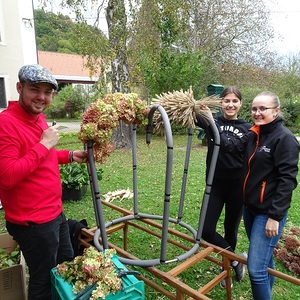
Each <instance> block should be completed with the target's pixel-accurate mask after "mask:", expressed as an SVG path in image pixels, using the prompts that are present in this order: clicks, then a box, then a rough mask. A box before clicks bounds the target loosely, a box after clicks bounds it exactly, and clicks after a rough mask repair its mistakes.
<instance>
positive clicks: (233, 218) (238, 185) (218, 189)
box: [202, 174, 243, 252]
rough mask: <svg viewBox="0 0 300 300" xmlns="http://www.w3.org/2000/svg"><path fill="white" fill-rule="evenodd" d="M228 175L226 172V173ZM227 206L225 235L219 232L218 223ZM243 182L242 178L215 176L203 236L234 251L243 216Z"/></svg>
mask: <svg viewBox="0 0 300 300" xmlns="http://www.w3.org/2000/svg"><path fill="white" fill-rule="evenodd" d="M224 177H226V174H224ZM224 206H225V219H224V224H223V226H224V236H222V235H221V234H219V233H218V232H217V229H216V228H217V224H218V220H219V218H220V215H221V213H222V210H223V207H224ZM242 208H243V200H242V182H241V180H240V179H234V180H233V179H230V178H227V179H226V178H224V179H220V178H214V181H213V185H212V189H211V194H210V197H209V203H208V207H207V213H206V217H205V222H204V227H203V233H202V238H203V239H204V240H205V241H207V242H209V243H211V244H214V245H217V246H219V247H222V248H224V249H227V250H229V251H232V252H234V250H235V247H236V243H237V234H238V228H239V224H240V221H241V218H242Z"/></svg>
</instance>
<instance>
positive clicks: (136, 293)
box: [51, 256, 145, 300]
mask: <svg viewBox="0 0 300 300" xmlns="http://www.w3.org/2000/svg"><path fill="white" fill-rule="evenodd" d="M112 260H113V263H114V264H115V266H116V267H117V268H118V269H124V270H125V271H126V270H127V269H126V267H125V266H124V265H123V264H122V263H121V262H120V261H119V259H118V257H117V256H114V257H113V258H112ZM122 282H123V289H121V290H120V291H118V292H117V293H116V294H112V293H111V294H108V295H107V296H106V297H105V300H126V299H128V300H144V299H145V297H144V293H145V292H144V282H143V281H141V280H138V279H137V278H136V277H135V276H134V275H126V276H122ZM51 285H52V300H74V299H75V298H76V294H74V293H73V291H72V288H73V287H72V285H71V284H69V283H67V282H66V281H65V280H64V279H63V278H62V277H61V276H60V275H58V274H56V268H53V269H52V270H51ZM81 299H82V300H87V299H88V296H87V297H86V298H81ZM100 299H102V298H99V300H100Z"/></svg>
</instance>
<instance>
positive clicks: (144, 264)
mask: <svg viewBox="0 0 300 300" xmlns="http://www.w3.org/2000/svg"><path fill="white" fill-rule="evenodd" d="M138 219H152V220H164V219H165V217H164V216H160V215H150V214H140V215H139V216H134V215H128V216H124V217H120V218H118V219H115V220H112V221H110V222H108V223H106V224H105V226H106V228H109V227H110V226H112V225H116V224H119V223H122V222H126V221H130V220H138ZM168 222H170V223H174V224H177V225H180V226H182V227H183V228H185V229H187V230H189V231H190V232H191V233H192V234H193V236H194V237H195V236H196V234H197V232H196V230H195V229H194V228H192V227H191V226H190V225H189V224H186V223H184V222H179V223H178V220H177V219H175V218H169V219H168ZM99 237H100V230H99V229H97V230H96V232H95V233H94V244H95V246H96V248H98V247H101V245H100V243H99ZM198 248H199V244H197V243H196V244H194V245H193V247H192V248H191V249H190V250H188V251H187V252H185V253H183V254H181V255H179V256H177V257H175V258H174V259H171V260H166V259H165V260H163V261H162V260H161V259H159V258H157V259H145V260H142V259H129V258H124V257H119V260H120V261H121V262H122V263H124V264H126V265H133V266H141V267H152V266H156V265H160V264H165V263H171V262H179V261H182V260H184V259H187V258H188V257H190V256H191V255H192V254H194V253H195V252H196V251H197V250H198ZM98 249H99V248H98Z"/></svg>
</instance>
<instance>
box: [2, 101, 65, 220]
mask: <svg viewBox="0 0 300 300" xmlns="http://www.w3.org/2000/svg"><path fill="white" fill-rule="evenodd" d="M47 128H48V124H47V122H46V119H45V116H44V115H43V114H41V115H39V116H38V117H37V118H35V117H33V116H31V115H30V114H28V113H27V112H26V111H25V110H24V109H23V108H22V107H21V106H20V105H19V104H18V103H17V102H16V101H11V102H10V103H9V106H8V108H7V109H6V110H4V111H3V112H2V113H1V114H0V199H1V202H2V205H3V209H4V212H5V219H6V220H7V221H9V222H11V223H15V224H21V225H27V224H28V223H27V222H28V221H31V222H35V223H38V224H41V223H45V222H49V221H51V220H53V219H54V218H56V217H57V216H58V215H59V214H60V213H61V211H62V200H61V181H60V174H59V167H58V164H59V163H61V164H63V163H69V156H68V153H69V151H68V150H55V149H54V148H52V149H51V150H48V149H47V148H46V147H45V146H44V145H42V144H41V143H40V139H41V135H42V133H43V131H44V130H45V129H47Z"/></svg>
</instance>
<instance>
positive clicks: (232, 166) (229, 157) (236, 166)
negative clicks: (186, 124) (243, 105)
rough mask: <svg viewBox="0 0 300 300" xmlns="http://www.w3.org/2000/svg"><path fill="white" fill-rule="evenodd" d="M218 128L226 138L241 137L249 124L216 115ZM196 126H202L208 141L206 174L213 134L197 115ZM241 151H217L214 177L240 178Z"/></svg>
mask: <svg viewBox="0 0 300 300" xmlns="http://www.w3.org/2000/svg"><path fill="white" fill-rule="evenodd" d="M216 123H217V124H218V128H219V130H220V131H222V132H223V134H224V136H226V137H227V138H241V137H242V136H244V135H245V134H246V133H247V132H248V130H249V128H250V127H251V125H250V124H249V123H247V122H246V121H245V120H244V119H236V120H227V119H226V118H224V116H223V115H221V116H218V117H217V119H216ZM196 126H199V127H201V128H203V129H204V130H205V132H206V136H207V142H208V152H207V157H206V166H207V169H206V175H207V174H208V170H209V166H210V164H211V159H212V153H213V147H214V135H213V133H212V130H211V128H210V126H209V125H208V124H207V122H206V121H205V120H204V119H203V118H201V117H200V116H198V115H197V122H196ZM243 157H244V155H243V153H238V152H237V153H228V152H224V151H222V148H221V149H220V151H219V156H218V161H217V165H216V169H215V174H214V178H221V179H222V178H227V179H240V178H241V174H242V166H243V160H244V159H243Z"/></svg>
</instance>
